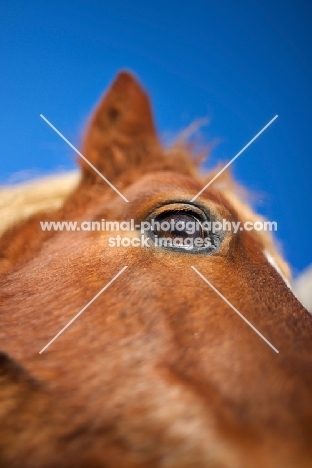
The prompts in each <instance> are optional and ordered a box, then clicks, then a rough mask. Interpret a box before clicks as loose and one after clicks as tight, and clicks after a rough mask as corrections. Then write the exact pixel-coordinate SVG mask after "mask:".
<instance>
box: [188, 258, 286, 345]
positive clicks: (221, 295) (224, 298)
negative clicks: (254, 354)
mask: <svg viewBox="0 0 312 468" xmlns="http://www.w3.org/2000/svg"><path fill="white" fill-rule="evenodd" d="M191 268H192V269H193V270H194V271H195V273H197V274H198V276H200V277H201V278H202V279H203V280H204V281H205V283H207V284H208V285H209V286H210V287H211V288H212V289H213V290H214V291H215V292H216V293H217V294H218V295H219V296H220V297H221V298H222V299H223V300H224V301H225V302H226V303H227V304H228V305H229V306H230V307H231V308H232V309H233V310H234V312H236V313H237V314H238V315H239V316H240V318H242V319H243V320H244V321H245V322H246V323H247V325H249V326H250V327H251V328H252V329H253V331H255V332H256V333H257V334H258V335H259V336H260V338H262V339H263V340H264V341H265V342H266V343H267V344H268V345H269V346H270V347H271V348H272V349H273V350H274V351H275V352H276V353H279V351H278V349H276V348H275V346H273V345H272V343H270V342H269V340H267V339H266V338H265V337H264V336H263V335H262V334H261V333H260V332H259V330H257V329H256V327H254V326H253V325H252V323H250V322H249V320H247V319H246V318H245V317H244V316H243V314H241V313H240V312H239V311H238V310H237V309H236V307H234V306H233V304H231V303H230V301H228V300H227V298H226V297H224V296H223V294H221V293H220V291H218V290H217V288H215V287H214V285H213V284H211V283H210V281H208V280H207V278H205V277H204V276H203V275H202V274H201V273H200V272H199V271H198V270H197V269H196V268H195V267H194V266H191Z"/></svg>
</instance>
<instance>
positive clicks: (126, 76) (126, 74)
mask: <svg viewBox="0 0 312 468" xmlns="http://www.w3.org/2000/svg"><path fill="white" fill-rule="evenodd" d="M138 84H139V82H138V79H137V78H136V76H135V75H134V73H133V72H131V71H130V70H121V71H120V72H118V73H117V76H116V78H115V79H114V81H113V86H114V85H117V86H119V85H120V86H131V85H135V86H138Z"/></svg>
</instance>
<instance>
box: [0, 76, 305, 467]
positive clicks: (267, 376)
mask: <svg viewBox="0 0 312 468" xmlns="http://www.w3.org/2000/svg"><path fill="white" fill-rule="evenodd" d="M191 153H192V151H191V149H190V148H189V146H188V145H187V144H186V143H183V142H182V141H178V142H177V143H176V144H174V145H173V146H172V147H171V148H169V149H165V148H163V146H162V144H161V143H160V140H159V138H158V136H157V132H156V129H155V125H154V121H153V116H152V111H151V105H150V101H149V97H148V95H147V93H146V91H145V90H144V89H143V88H142V86H141V85H140V83H139V82H138V81H137V79H136V78H135V77H134V76H133V75H132V74H131V73H129V72H121V73H119V74H118V76H117V77H116V79H115V80H114V81H113V83H112V84H111V86H110V87H109V89H108V91H107V92H106V94H105V95H104V97H103V98H102V99H101V101H100V103H99V105H98V106H97V108H96V109H95V111H94V112H93V114H92V117H91V119H90V121H89V123H88V125H87V130H86V133H85V135H84V140H83V144H82V149H81V153H80V154H81V155H83V156H84V158H82V157H81V158H79V166H80V173H79V176H77V175H73V176H69V178H67V179H66V180H65V179H62V180H63V182H62V180H61V182H59V183H58V182H57V181H55V180H54V181H53V180H52V181H49V179H48V180H47V181H44V182H43V183H42V182H40V183H41V185H38V184H37V185H36V184H35V185H34V186H33V190H34V191H32V188H31V186H29V187H28V188H26V189H25V190H23V189H19V190H20V192H19V193H20V194H21V196H23V194H24V199H21V198H19V200H20V201H19V202H17V201H16V197H15V198H14V196H13V195H12V193H11V195H12V196H11V198H10V195H8V193H9V192H8V191H5V190H4V192H3V196H6V200H7V204H10V203H11V205H12V206H13V210H11V211H13V212H14V213H15V214H13V215H12V214H11V215H10V214H9V211H10V210H9V209H7V215H6V217H5V218H6V221H5V220H4V221H3V223H4V227H3V231H4V232H3V235H2V237H1V240H0V252H1V255H0V272H1V276H0V286H1V289H0V291H1V302H0V317H1V329H0V338H1V341H0V342H1V348H0V349H1V352H0V465H1V466H3V467H6V468H22V467H23V468H56V467H57V468H71V467H72V468H87V467H88V468H104V467H105V468H116V467H118V468H132V467H133V468H143V467H161V468H178V467H179V468H194V467H198V468H201V467H203V468H212V467H213V468H216V467H218V468H250V467H254V468H273V467H274V468H277V467H280V468H286V467H287V468H298V467H301V468H308V467H311V466H312V444H311V437H312V405H311V398H312V317H311V315H310V314H309V313H308V311H307V310H306V309H304V307H303V306H302V305H301V304H300V302H299V301H298V300H297V299H296V298H295V296H294V295H293V293H292V291H291V289H290V288H289V285H288V282H287V279H289V268H288V266H287V264H286V262H285V261H284V259H283V258H282V256H281V255H280V253H279V251H278V249H277V248H276V245H275V242H274V240H273V239H272V237H271V236H270V235H269V233H268V232H265V231H256V230H248V231H247V230H245V229H242V230H240V229H239V230H238V231H237V232H235V233H234V232H233V231H232V230H227V229H224V227H223V221H224V220H226V221H227V222H230V223H234V222H235V223H244V222H246V221H254V222H255V221H259V220H261V218H260V217H259V216H258V215H257V214H256V213H254V212H253V210H252V209H251V208H250V207H249V205H248V204H247V203H246V201H245V200H244V198H243V196H242V192H241V191H240V188H239V186H238V184H236V183H235V181H233V180H232V178H231V177H230V176H229V175H228V174H225V173H223V174H222V175H220V177H217V178H216V177H215V176H216V175H217V173H218V170H215V171H211V172H210V173H208V174H203V173H201V171H200V170H199V167H198V163H197V162H196V160H195V159H194V158H192V155H191ZM103 177H104V179H105V180H103ZM212 179H214V182H213V183H211V184H210V185H209V187H207V188H206V189H205V190H204V191H202V192H201V193H200V195H198V196H197V194H198V193H199V192H200V191H201V189H202V188H203V187H204V186H205V185H206V184H207V183H208V182H209V181H212ZM107 181H108V182H109V183H107ZM17 190H18V189H17ZM34 193H35V194H36V195H34ZM53 193H55V196H54V195H53ZM25 194H26V195H25ZM10 200H11V201H10ZM14 200H15V201H14ZM27 200H31V202H30V203H29V205H30V208H29V207H28V208H27ZM3 219H4V218H3ZM104 220H105V222H110V223H117V224H115V226H117V227H116V228H115V231H114V233H113V234H114V239H115V241H116V239H117V237H118V235H119V236H120V237H119V239H124V238H126V237H127V239H128V241H127V242H128V244H127V245H128V247H125V246H124V245H122V243H119V244H118V243H116V242H113V243H112V245H110V239H111V236H112V232H111V231H108V230H105V229H104V230H102V229H101V230H98V229H93V230H90V229H75V231H74V232H73V231H68V230H53V229H50V230H48V229H43V228H42V226H43V223H51V222H52V223H55V222H62V223H64V222H65V223H68V222H75V223H77V224H76V225H75V226H81V227H82V226H83V225H85V224H83V223H86V222H87V223H91V224H92V223H102V222H104ZM129 220H133V223H134V224H133V225H134V230H133V229H132V228H130V227H129V226H130V225H129V224H127V223H129ZM154 221H155V222H156V221H159V222H160V221H161V222H167V223H168V224H169V226H170V228H169V230H168V229H165V228H164V227H162V226H161V227H157V226H156V228H153V227H151V228H148V229H146V230H143V231H142V229H140V227H141V226H142V224H144V223H147V222H149V223H150V224H152V223H153V222H154ZM209 221H211V222H216V223H217V222H219V223H221V224H222V228H221V229H219V230H218V231H214V230H213V229H212V228H204V227H203V226H204V223H205V222H209ZM172 222H176V223H177V222H180V230H179V232H178V234H177V229H176V227H177V224H174V228H172V227H171V226H172V225H171V223H172ZM189 222H192V223H193V224H195V225H196V228H195V231H194V232H193V233H192V232H191V231H190V230H187V229H186V226H187V223H189ZM123 223H126V224H123ZM96 226H98V224H96ZM122 226H124V228H122ZM181 226H182V227H181ZM177 236H178V238H179V239H180V241H181V239H182V240H185V239H190V240H191V241H192V240H193V239H194V238H195V237H196V239H197V238H201V239H202V245H201V246H199V247H198V248H197V247H196V246H191V247H189V245H188V246H187V247H185V246H184V244H183V245H182V243H180V244H179V243H178V244H177V245H173V244H170V243H169V244H165V245H163V244H159V243H156V242H155V240H156V237H157V238H158V239H162V240H164V239H166V240H168V239H172V238H173V237H174V238H176V237H177ZM141 237H142V239H143V243H142V244H140V243H139V244H137V245H134V243H133V242H132V241H133V239H139V240H140V239H141ZM207 239H208V240H207ZM146 240H147V243H146ZM206 241H207V243H206ZM235 312H237V313H235ZM77 313H78V315H77ZM238 313H239V314H241V317H239V315H238ZM242 317H243V318H244V319H245V321H244V320H242ZM73 318H75V320H73ZM249 325H250V326H249ZM251 325H252V326H253V327H254V329H252V328H251ZM255 330H256V331H258V333H255ZM60 331H62V333H60ZM261 338H265V339H261ZM265 340H266V341H265ZM269 344H270V346H269Z"/></svg>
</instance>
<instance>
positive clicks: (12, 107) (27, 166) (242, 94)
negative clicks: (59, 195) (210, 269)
mask: <svg viewBox="0 0 312 468" xmlns="http://www.w3.org/2000/svg"><path fill="white" fill-rule="evenodd" d="M311 24H312V4H311V3H309V2H307V1H303V0H301V1H290V0H284V1H276V0H271V1H267V0H264V1H252V0H250V1H243V0H241V1H236V2H233V1H230V0H225V1H222V0H219V1H209V0H206V1H193V2H178V1H163V0H158V1H154V0H152V1H149V2H146V1H141V0H139V1H135V2H127V1H122V0H117V1H113V2H105V1H87V0H86V1H82V0H77V1H75V2H68V1H67V2H66V1H62V2H61V1H53V2H43V1H32V0H30V1H28V2H22V1H14V0H13V1H11V2H9V1H8V0H6V1H5V2H3V3H2V5H1V18H0V28H1V29H0V30H1V43H0V48H1V50H0V62H1V75H0V94H1V109H0V125H1V145H0V155H1V156H0V158H1V164H0V182H2V183H3V182H8V181H16V180H18V179H22V178H23V177H25V174H28V175H29V174H45V173H51V172H53V171H59V170H60V169H63V170H64V169H72V168H74V166H75V163H74V161H75V155H73V152H72V150H71V149H70V148H69V147H68V146H67V145H66V143H64V142H63V141H62V140H61V139H60V138H59V137H58V136H57V135H56V134H54V133H53V131H52V130H51V129H50V128H49V127H48V126H47V124H45V123H44V122H43V121H42V119H40V117H39V114H40V113H42V114H44V115H45V116H46V117H47V118H48V119H49V120H50V121H51V122H52V123H53V124H54V125H55V126H56V127H57V128H58V129H59V130H60V131H61V132H62V133H64V134H65V136H66V137H67V138H68V139H69V140H71V141H72V142H73V143H74V144H76V145H79V142H80V138H81V133H82V130H83V128H84V125H85V121H86V119H87V117H88V115H89V113H90V112H91V110H92V108H93V107H94V105H95V103H96V102H97V100H98V98H99V97H100V95H101V94H102V93H103V91H104V90H105V89H106V88H107V86H108V84H109V83H110V82H111V81H112V79H113V77H114V75H115V74H116V73H117V71H118V70H120V69H125V68H126V69H130V70H132V71H134V72H135V73H136V74H137V76H138V77H139V78H140V80H141V81H142V83H143V84H144V85H145V87H146V88H147V90H148V91H149V93H150V95H151V97H152V102H153V108H154V112H155V118H156V123H157V127H158V129H159V132H160V134H161V135H162V137H163V138H165V137H166V135H167V134H168V132H169V134H174V133H175V132H178V131H181V130H182V129H183V128H184V127H186V126H187V125H188V124H190V123H191V122H192V121H193V120H194V119H197V118H200V117H203V116H208V117H209V118H210V119H211V123H210V125H209V126H208V127H207V128H205V129H203V130H202V134H203V138H204V139H205V140H206V141H211V140H212V139H215V138H218V139H219V140H220V143H219V145H218V146H217V147H216V148H215V149H214V151H213V154H212V156H211V158H210V160H209V162H208V167H213V165H214V164H216V163H217V162H221V161H222V162H227V161H228V160H230V159H231V158H232V157H233V156H234V155H235V154H236V153H237V152H238V151H239V150H240V149H241V148H242V147H243V146H244V145H245V144H246V143H247V142H248V141H249V140H250V139H251V138H252V137H253V136H254V135H255V134H256V133H257V132H258V131H259V130H260V129H261V128H262V127H263V126H264V125H265V124H266V123H267V122H268V121H269V120H270V119H271V118H272V117H274V115H275V114H278V115H279V118H278V119H277V120H276V121H275V122H274V123H273V124H272V125H271V126H270V127H269V128H268V129H267V130H266V131H265V132H264V134H263V135H261V136H260V137H259V139H258V140H257V141H256V142H254V143H253V144H252V145H251V146H250V148H248V149H247V150H246V151H245V152H244V153H243V154H242V155H241V156H240V157H239V158H238V159H237V161H235V163H234V164H233V168H232V171H233V173H234V175H235V177H236V178H237V180H238V181H239V182H241V183H243V184H245V186H246V187H248V188H249V189H250V190H252V191H254V192H255V193H256V194H258V202H257V204H256V208H257V209H258V211H259V212H261V213H263V214H265V215H266V216H267V217H269V218H270V219H272V220H276V221H277V222H278V233H277V237H278V239H279V241H280V242H281V243H282V245H283V249H284V253H285V255H286V258H287V260H288V261H289V262H290V263H291V265H292V267H293V269H294V273H295V275H296V274H298V273H299V272H300V271H301V270H302V269H303V268H305V267H306V266H307V265H308V264H309V263H311V262H312V247H311V229H312V220H311V202H312V188H311V169H312V163H311V157H312V139H311V128H312V115H311V102H312V100H311V98H312V86H311V83H312V64H311V49H312V28H311Z"/></svg>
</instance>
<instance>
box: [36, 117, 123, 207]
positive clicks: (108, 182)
mask: <svg viewBox="0 0 312 468" xmlns="http://www.w3.org/2000/svg"><path fill="white" fill-rule="evenodd" d="M40 117H41V118H42V119H43V120H44V121H45V122H46V123H47V124H48V125H49V126H50V127H51V128H52V129H53V130H54V131H55V132H56V133H57V134H58V135H59V136H60V137H61V138H63V140H64V141H66V143H67V144H68V145H69V146H70V147H71V148H72V149H73V150H74V151H75V152H76V153H77V154H78V156H80V157H81V158H82V159H83V160H84V161H85V162H86V163H87V164H89V166H90V167H92V169H93V170H94V171H95V172H96V173H97V174H98V175H99V176H100V177H102V179H103V180H105V182H106V183H107V184H108V185H109V186H110V187H111V188H112V189H113V190H115V192H117V193H118V195H119V196H120V197H121V198H122V199H123V200H125V202H129V200H128V199H127V198H126V197H125V196H124V195H123V194H122V193H120V192H119V190H118V189H117V188H116V187H115V186H114V185H113V184H112V183H111V182H110V181H109V180H108V179H106V177H104V176H103V174H101V173H100V171H98V169H97V168H96V167H95V166H93V164H91V163H90V161H88V160H87V158H86V157H85V156H84V155H83V154H81V153H80V151H78V150H77V148H75V146H74V145H73V144H72V143H71V142H70V141H68V140H67V138H65V137H64V135H63V134H62V133H61V132H59V131H58V129H57V128H55V127H54V125H52V124H51V122H50V121H49V120H48V119H47V118H46V117H45V116H44V115H42V114H40Z"/></svg>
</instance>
